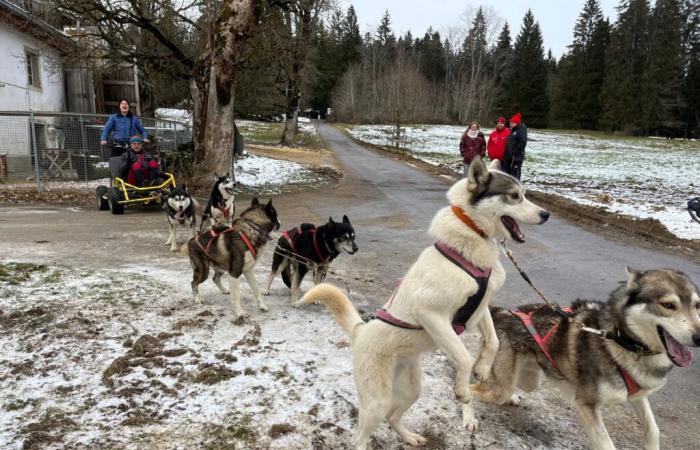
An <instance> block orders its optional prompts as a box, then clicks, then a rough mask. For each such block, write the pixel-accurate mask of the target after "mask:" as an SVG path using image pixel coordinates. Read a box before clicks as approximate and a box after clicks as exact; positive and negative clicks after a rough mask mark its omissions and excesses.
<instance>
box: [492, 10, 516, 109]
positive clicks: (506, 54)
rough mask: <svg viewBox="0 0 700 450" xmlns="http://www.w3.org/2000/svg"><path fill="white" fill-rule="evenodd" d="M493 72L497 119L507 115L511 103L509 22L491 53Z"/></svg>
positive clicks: (511, 49) (511, 53)
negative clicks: (508, 87) (509, 86)
mask: <svg viewBox="0 0 700 450" xmlns="http://www.w3.org/2000/svg"><path fill="white" fill-rule="evenodd" d="M491 53H492V54H491V58H490V60H491V66H492V67H491V70H492V72H493V76H494V80H495V86H496V99H495V100H494V114H493V115H495V116H496V117H498V116H502V115H505V110H506V107H507V106H508V105H509V103H510V101H509V99H508V89H507V85H506V82H507V80H508V78H509V74H510V73H511V58H512V57H513V48H512V47H511V38H510V28H509V27H508V22H506V23H505V25H503V28H502V29H501V33H500V34H499V35H498V40H497V41H496V46H495V47H494V49H493V50H492V52H491Z"/></svg>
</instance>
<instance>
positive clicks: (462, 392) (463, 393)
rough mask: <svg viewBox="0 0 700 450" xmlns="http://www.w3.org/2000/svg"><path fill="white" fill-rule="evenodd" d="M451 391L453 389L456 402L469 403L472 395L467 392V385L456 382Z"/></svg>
mask: <svg viewBox="0 0 700 450" xmlns="http://www.w3.org/2000/svg"><path fill="white" fill-rule="evenodd" d="M453 389H454V393H455V397H457V401H458V402H460V403H469V402H471V399H472V393H471V391H470V390H469V385H468V384H467V383H462V382H460V381H459V380H456V381H455V384H454V387H453Z"/></svg>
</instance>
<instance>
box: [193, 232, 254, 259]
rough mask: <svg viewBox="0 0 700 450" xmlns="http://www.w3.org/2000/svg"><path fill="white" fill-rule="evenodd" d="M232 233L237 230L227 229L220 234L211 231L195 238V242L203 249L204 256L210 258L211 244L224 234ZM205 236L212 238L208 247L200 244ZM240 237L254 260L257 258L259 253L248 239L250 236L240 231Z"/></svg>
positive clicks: (199, 234)
mask: <svg viewBox="0 0 700 450" xmlns="http://www.w3.org/2000/svg"><path fill="white" fill-rule="evenodd" d="M230 231H236V230H235V229H234V228H231V227H229V228H226V229H225V230H223V231H221V232H219V233H217V232H216V231H214V230H209V231H207V232H205V233H198V234H197V236H195V238H194V241H195V242H196V243H197V245H199V248H201V249H202V250H203V251H204V254H205V255H207V256H209V249H210V248H211V244H212V243H213V242H214V241H215V240H216V238H218V237H219V236H221V235H222V234H224V233H228V232H230ZM205 234H209V235H210V236H211V238H210V239H209V241H208V242H207V245H206V247H205V246H203V245H202V243H201V242H199V240H200V239H201V237H202V236H204V235H205ZM238 235H239V236H240V237H241V240H242V241H243V243H244V244H245V246H246V247H247V248H248V251H249V252H250V255H251V256H252V257H253V258H255V255H256V253H257V252H256V251H255V247H254V246H253V243H252V242H250V239H249V238H248V235H247V234H245V233H244V232H243V231H239V232H238Z"/></svg>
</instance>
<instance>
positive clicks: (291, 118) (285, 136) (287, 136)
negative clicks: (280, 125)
mask: <svg viewBox="0 0 700 450" xmlns="http://www.w3.org/2000/svg"><path fill="white" fill-rule="evenodd" d="M298 129H299V109H295V110H294V112H289V111H287V116H286V117H285V120H284V132H283V133H282V140H281V141H280V144H282V145H284V146H287V147H289V146H291V145H292V144H294V137H295V136H296V134H297V130H298Z"/></svg>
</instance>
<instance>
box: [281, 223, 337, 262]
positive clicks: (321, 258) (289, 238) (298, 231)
mask: <svg viewBox="0 0 700 450" xmlns="http://www.w3.org/2000/svg"><path fill="white" fill-rule="evenodd" d="M294 231H296V234H295V235H294V236H291V235H290V234H289V233H290V232H294ZM305 231H309V232H310V233H311V234H312V235H313V236H312V237H313V243H314V250H315V251H316V256H318V259H319V261H320V262H321V263H325V262H326V261H327V260H328V257H327V256H323V252H321V247H320V246H319V245H318V240H317V239H316V228H308V229H306V230H302V229H301V226H297V227H296V228H292V229H291V230H287V231H285V232H283V233H282V236H284V238H285V239H286V240H287V242H288V243H289V246H290V247H291V248H292V252H294V253H296V252H297V250H296V245H294V241H295V240H296V238H298V237H299V236H301V235H302V234H304V232H305Z"/></svg>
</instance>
